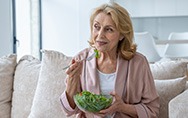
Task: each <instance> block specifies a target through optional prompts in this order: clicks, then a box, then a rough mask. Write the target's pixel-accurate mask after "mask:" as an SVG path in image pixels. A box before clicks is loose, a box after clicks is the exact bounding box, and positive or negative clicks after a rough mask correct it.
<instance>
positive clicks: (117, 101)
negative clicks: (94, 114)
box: [99, 92, 125, 115]
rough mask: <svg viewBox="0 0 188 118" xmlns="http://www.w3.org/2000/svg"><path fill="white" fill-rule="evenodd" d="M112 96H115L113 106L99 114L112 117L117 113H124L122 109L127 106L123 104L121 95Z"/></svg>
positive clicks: (114, 94)
mask: <svg viewBox="0 0 188 118" xmlns="http://www.w3.org/2000/svg"><path fill="white" fill-rule="evenodd" d="M110 94H111V95H112V96H113V100H114V101H113V103H112V105H111V106H110V107H108V108H107V109H104V110H101V111H100V112H99V114H105V115H106V114H109V115H112V114H113V113H115V112H121V111H122V108H123V106H124V105H125V103H124V102H123V100H122V99H121V97H120V96H119V95H117V94H116V93H115V92H111V93H110Z"/></svg>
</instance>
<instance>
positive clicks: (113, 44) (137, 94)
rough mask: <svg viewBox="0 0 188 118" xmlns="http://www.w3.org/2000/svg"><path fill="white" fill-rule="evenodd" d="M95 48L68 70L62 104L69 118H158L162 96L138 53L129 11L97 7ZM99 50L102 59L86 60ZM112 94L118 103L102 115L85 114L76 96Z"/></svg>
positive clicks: (92, 19) (93, 35)
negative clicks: (75, 99) (74, 115)
mask: <svg viewBox="0 0 188 118" xmlns="http://www.w3.org/2000/svg"><path fill="white" fill-rule="evenodd" d="M90 28H91V39H90V41H89V43H90V45H91V48H87V49H85V50H83V51H81V52H80V53H79V54H78V55H77V56H75V57H74V58H73V59H72V62H71V66H70V67H69V68H68V69H67V70H66V74H67V78H66V90H65V91H64V93H63V94H62V96H61V103H62V106H63V109H64V111H65V112H66V113H67V116H71V115H73V114H77V117H80V118H81V117H87V118H101V117H113V118H130V117H131V118H132V117H134V118H136V117H139V118H156V117H157V116H158V113H159V97H158V94H157V92H156V89H155V85H154V80H153V77H152V74H151V71H150V68H149V64H148V62H147V60H146V58H145V57H144V56H143V55H141V54H139V53H137V52H136V45H135V44H134V43H133V27H132V23H131V19H130V17H129V14H128V12H127V11H126V10H125V9H124V8H123V7H121V6H119V5H118V4H116V3H112V4H104V5H102V6H99V7H97V8H96V9H95V10H94V12H93V13H92V15H91V17H90ZM92 47H94V48H95V49H97V50H98V51H99V55H100V57H99V58H93V59H92V60H90V61H85V60H82V59H85V58H87V57H89V56H90V55H92V54H93V53H94V50H93V48H92ZM84 90H87V91H90V92H92V93H95V94H101V93H102V94H111V95H112V96H113V100H114V102H113V103H112V105H111V106H110V107H109V108H107V109H104V110H101V111H100V112H99V113H95V114H93V113H84V112H81V111H80V110H79V109H78V108H77V107H76V105H75V103H74V100H73V96H74V95H75V94H76V93H78V92H81V91H84Z"/></svg>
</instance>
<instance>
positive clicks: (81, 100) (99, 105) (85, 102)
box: [74, 91, 112, 112]
mask: <svg viewBox="0 0 188 118" xmlns="http://www.w3.org/2000/svg"><path fill="white" fill-rule="evenodd" d="M74 101H75V103H76V105H77V106H78V108H79V109H80V110H84V111H89V112H99V111H100V110H102V109H105V108H107V107H109V106H110V104H111V103H112V96H110V97H109V98H107V97H106V96H104V95H97V94H93V93H90V92H89V91H83V92H81V93H78V94H76V95H75V96H74Z"/></svg>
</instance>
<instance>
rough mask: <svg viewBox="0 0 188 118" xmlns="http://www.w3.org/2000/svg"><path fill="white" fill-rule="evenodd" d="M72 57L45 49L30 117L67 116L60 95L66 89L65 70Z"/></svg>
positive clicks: (62, 117)
mask: <svg viewBox="0 0 188 118" xmlns="http://www.w3.org/2000/svg"><path fill="white" fill-rule="evenodd" d="M70 60H71V58H70V57H67V56H65V55H64V54H62V53H60V52H57V51H47V50H44V51H43V58H42V65H41V71H40V74H39V80H38V85H37V89H36V93H35V96H34V100H33V106H32V108H31V113H30V115H29V117H28V118H65V117H66V116H65V115H64V114H65V113H64V112H63V110H62V108H61V103H60V96H61V94H62V93H63V91H64V90H65V83H64V81H65V77H66V74H65V70H63V67H65V66H67V65H68V64H69V63H70Z"/></svg>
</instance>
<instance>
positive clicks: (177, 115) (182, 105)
mask: <svg viewBox="0 0 188 118" xmlns="http://www.w3.org/2000/svg"><path fill="white" fill-rule="evenodd" d="M187 98H188V90H186V91H184V92H183V93H181V94H180V95H178V96H176V97H175V98H174V99H172V100H171V101H170V103H169V118H187V111H188V107H187V106H188V99H187Z"/></svg>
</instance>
